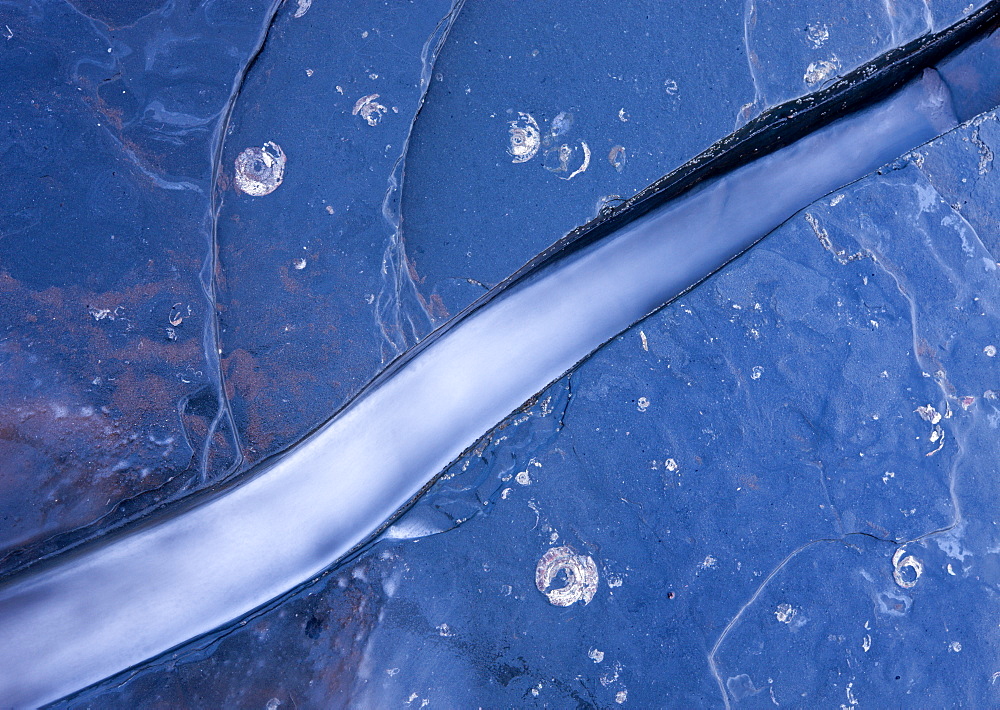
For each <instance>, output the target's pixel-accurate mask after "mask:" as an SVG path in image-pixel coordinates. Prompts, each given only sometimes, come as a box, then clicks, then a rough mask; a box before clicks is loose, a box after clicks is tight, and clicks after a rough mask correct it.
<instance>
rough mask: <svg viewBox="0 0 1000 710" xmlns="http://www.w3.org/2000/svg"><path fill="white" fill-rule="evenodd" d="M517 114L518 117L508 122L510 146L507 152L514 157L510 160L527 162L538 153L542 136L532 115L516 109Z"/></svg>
mask: <svg viewBox="0 0 1000 710" xmlns="http://www.w3.org/2000/svg"><path fill="white" fill-rule="evenodd" d="M517 115H518V119H517V120H516V121H511V122H510V147H509V148H507V152H508V153H510V154H511V156H513V158H514V159H513V161H511V162H514V163H527V162H528V161H529V160H531V159H532V158H534V157H535V155H537V154H538V146H539V145H540V144H541V142H542V137H541V134H540V133H539V131H538V122H537V121H535V118H534V116H532V115H531V114H530V113H524V112H522V111H518V113H517Z"/></svg>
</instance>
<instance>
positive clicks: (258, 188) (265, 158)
mask: <svg viewBox="0 0 1000 710" xmlns="http://www.w3.org/2000/svg"><path fill="white" fill-rule="evenodd" d="M284 176H285V152H284V151H283V150H281V146H280V145H278V144H277V143H274V142H271V141H268V142H267V143H265V144H264V145H263V147H261V148H256V147H255V148H247V149H246V150H244V151H243V152H242V153H240V154H239V155H237V156H236V177H235V182H236V189H237V190H240V191H241V192H245V193H246V194H248V195H252V196H253V197H263V196H264V195H269V194H271V193H272V192H274V191H275V190H276V189H277V188H278V185H280V184H281V181H282V179H283V178H284Z"/></svg>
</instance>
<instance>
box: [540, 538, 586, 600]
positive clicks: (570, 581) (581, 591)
mask: <svg viewBox="0 0 1000 710" xmlns="http://www.w3.org/2000/svg"><path fill="white" fill-rule="evenodd" d="M560 572H565V574H566V585H565V586H563V587H558V588H556V589H550V587H551V586H552V582H553V581H555V579H556V576H557V575H558V574H559V573H560ZM535 586H536V587H538V591H540V592H541V593H542V594H544V595H545V596H547V597H548V598H549V602H551V603H552V604H554V605H556V606H569V605H570V604H573V603H575V602H579V601H582V602H583V603H584V605H587V604H589V603H590V600H591V599H593V598H594V594H595V593H596V592H597V565H596V564H594V559H593V558H592V557H588V556H587V555H578V554H576V552H574V550H573V548H571V547H568V546H565V545H563V546H561V547H553V548H552V549H551V550H549V551H548V552H546V553H545V554H544V555H542V559H540V560H539V561H538V566H537V567H536V568H535Z"/></svg>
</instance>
